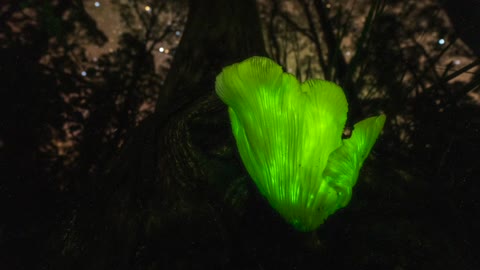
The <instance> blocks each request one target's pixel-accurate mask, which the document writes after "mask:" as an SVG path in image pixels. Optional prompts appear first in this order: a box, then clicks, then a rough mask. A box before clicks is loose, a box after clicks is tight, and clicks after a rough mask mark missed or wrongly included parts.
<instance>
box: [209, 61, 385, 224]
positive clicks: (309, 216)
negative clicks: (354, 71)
mask: <svg viewBox="0 0 480 270" xmlns="http://www.w3.org/2000/svg"><path fill="white" fill-rule="evenodd" d="M215 88H216V93H217V94H218V96H219V97H220V99H221V100H222V101H223V102H225V103H226V104H227V105H228V107H229V108H228V111H229V114H230V120H231V123H232V131H233V135H234V137H235V139H236V141H237V147H238V150H239V152H240V157H241V158H242V160H243V163H244V165H245V167H246V169H247V171H248V173H249V174H250V176H251V178H252V179H253V181H255V184H256V185H257V187H258V189H259V191H260V192H261V193H262V194H263V196H265V197H266V198H267V199H268V201H269V202H270V204H271V205H272V207H273V208H275V209H276V210H277V211H278V212H279V213H280V214H281V215H282V216H283V217H284V218H285V219H286V220H287V221H288V222H289V223H291V224H292V225H293V226H294V227H295V228H297V229H298V230H301V231H311V230H314V229H316V228H317V227H318V226H320V225H321V224H322V223H323V222H324V221H325V219H326V218H327V217H328V216H329V215H331V214H333V213H334V212H335V211H336V210H338V209H339V208H342V207H344V206H346V205H347V204H348V202H349V201H350V198H351V194H352V188H353V186H354V185H355V183H356V180H357V177H358V173H359V171H360V168H361V167H362V164H363V161H364V160H365V158H366V157H367V156H368V154H369V152H370V150H371V148H372V146H373V145H374V143H375V141H376V139H377V137H378V135H379V133H380V132H381V130H382V128H383V124H384V123H385V115H380V116H377V117H370V118H367V119H365V120H363V121H360V122H359V123H357V124H356V125H354V131H353V133H352V136H351V137H350V138H349V139H342V133H343V129H344V126H345V122H346V120H347V110H348V104H347V100H346V98H345V94H344V93H343V90H342V89H341V88H340V87H339V86H337V85H336V84H334V83H331V82H328V81H323V80H308V81H306V82H304V83H302V84H300V83H299V82H298V81H297V79H296V78H295V77H294V76H292V75H290V74H287V73H283V72H282V68H281V67H280V66H279V65H277V64H276V63H275V62H273V61H272V60H270V59H268V58H264V57H252V58H249V59H247V60H245V61H243V62H241V63H237V64H234V65H231V66H228V67H226V68H224V69H223V71H222V72H221V73H220V74H219V75H218V76H217V79H216V84H215Z"/></svg>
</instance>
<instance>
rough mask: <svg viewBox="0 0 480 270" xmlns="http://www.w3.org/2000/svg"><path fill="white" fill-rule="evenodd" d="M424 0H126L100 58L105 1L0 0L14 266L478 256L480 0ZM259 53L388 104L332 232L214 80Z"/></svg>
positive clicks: (245, 264) (434, 265)
mask: <svg viewBox="0 0 480 270" xmlns="http://www.w3.org/2000/svg"><path fill="white" fill-rule="evenodd" d="M339 2H341V1H339ZM417 2H418V1H388V2H387V1H380V0H371V1H367V0H365V1H345V4H342V3H337V2H334V1H332V2H328V1H321V0H315V1H313V0H291V1H280V0H264V1H258V2H255V1H254V0H231V1H224V0H205V1H195V0H191V1H172V0H171V1H160V0H150V1H148V5H149V11H148V12H144V11H145V3H143V2H140V1H137V0H112V1H111V6H113V7H115V9H114V11H112V12H118V13H119V14H120V15H119V16H120V18H121V23H122V29H123V30H122V33H121V34H120V35H118V44H116V47H115V49H114V50H111V51H106V52H103V51H102V53H101V55H100V56H99V57H98V58H96V59H91V58H89V57H88V53H89V50H91V49H89V48H91V46H96V47H100V48H101V47H102V46H104V45H105V44H106V43H107V42H108V41H109V37H108V36H107V35H106V34H105V33H104V32H102V30H101V29H100V27H99V25H98V24H97V22H96V20H95V18H93V17H92V16H91V15H90V13H89V12H87V8H86V5H87V4H88V5H92V2H90V1H76V0H72V1H36V0H30V1H27V0H25V1H0V269H259V270H260V269H311V268H312V267H315V268H318V269H323V268H325V269H327V268H328V269H333V268H335V269H347V268H350V269H367V268H368V269H397V270H400V269H479V267H480V261H479V258H478V254H479V252H480V249H479V244H478V241H477V240H478V239H480V237H479V228H480V184H479V179H480V166H479V165H480V162H479V160H480V158H479V155H478V153H479V151H480V107H479V104H480V99H479V98H480V95H479V94H480V93H479V91H480V90H479V89H480V73H479V70H480V69H479V66H480V59H479V56H480V40H479V37H480V35H478V33H479V32H480V20H478V14H480V2H478V1H476V0H469V1H429V2H425V3H423V4H419V3H417ZM420 2H421V1H420ZM460 2H461V3H460ZM346 3H348V4H346ZM166 18H174V19H173V20H172V19H168V20H167V19H166ZM133 25H140V27H134V26H133ZM179 33H181V38H180V37H179ZM440 38H442V39H443V41H444V43H443V42H440V41H439V40H440ZM160 44H162V46H164V47H165V48H169V51H168V55H166V53H164V55H166V56H165V57H163V58H158V57H157V56H158V53H159V51H158V49H159V46H160ZM345 44H348V45H345ZM253 55H266V56H269V57H271V58H273V59H275V60H276V61H277V62H279V63H280V64H282V65H283V66H284V67H285V69H286V70H288V71H289V72H291V73H293V74H295V75H296V76H297V77H298V78H299V79H301V80H305V79H307V78H325V79H328V80H331V81H335V82H336V83H338V84H340V85H341V86H342V87H343V89H344V90H345V92H346V94H347V97H348V100H349V106H350V108H349V125H351V124H353V123H355V122H356V121H358V120H359V119H361V118H364V117H366V116H371V115H375V114H378V113H380V112H383V113H385V114H386V115H387V123H386V126H385V129H384V132H383V134H382V135H381V137H380V139H379V140H378V142H377V144H376V146H375V148H374V150H373V152H372V154H371V156H370V157H369V159H368V160H367V161H366V163H365V165H364V168H363V170H362V173H361V176H360V178H359V181H358V183H357V186H356V187H355V188H354V195H353V198H352V201H351V202H350V204H349V205H348V206H347V207H346V208H345V209H342V210H341V211H339V212H337V213H336V214H335V215H333V216H331V217H330V218H329V219H328V220H327V221H326V223H325V224H324V225H322V226H321V227H320V228H319V229H318V230H317V231H315V232H312V233H300V232H297V231H295V230H294V229H292V228H291V227H290V226H289V225H288V224H285V223H284V221H283V220H282V218H281V217H279V216H278V214H276V213H275V212H274V211H273V210H272V209H271V208H270V206H269V205H268V202H266V201H265V200H264V199H263V198H262V197H261V196H260V195H259V194H258V192H257V190H256V188H255V186H254V184H253V183H252V181H251V180H250V179H249V176H248V174H247V173H246V171H245V170H244V168H243V165H242V163H241V161H240V159H239V157H238V154H237V152H236V147H235V142H234V140H233V137H232V135H231V131H230V126H229V119H228V115H227V112H226V107H225V105H224V104H223V103H222V102H220V101H219V99H218V98H217V97H216V95H215V93H214V79H215V76H216V75H217V74H218V73H219V72H220V71H221V69H222V68H223V67H224V66H227V65H229V64H232V63H235V62H238V61H241V60H243V59H245V58H247V57H250V56H253ZM457 56H461V59H462V61H461V62H460V61H458V62H457V61H456V60H455V59H456V58H455V57H457ZM159 59H160V60H159ZM159 61H161V62H159Z"/></svg>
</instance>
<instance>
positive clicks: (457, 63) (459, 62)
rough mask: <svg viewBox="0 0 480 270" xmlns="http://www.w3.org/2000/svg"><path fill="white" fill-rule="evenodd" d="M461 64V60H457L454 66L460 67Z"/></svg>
mask: <svg viewBox="0 0 480 270" xmlns="http://www.w3.org/2000/svg"><path fill="white" fill-rule="evenodd" d="M461 63H462V61H460V60H458V59H455V60H454V61H453V64H454V65H456V66H458V65H460V64H461Z"/></svg>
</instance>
